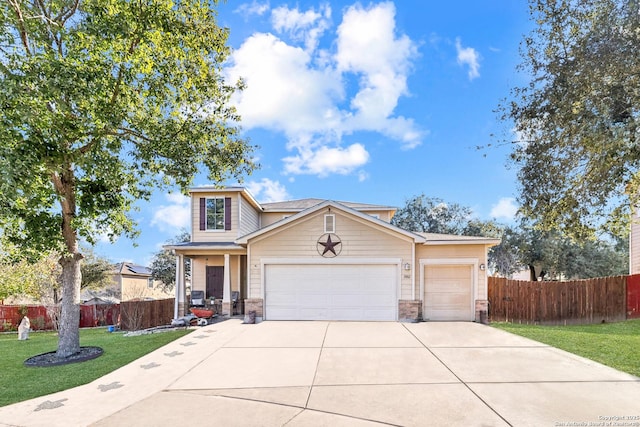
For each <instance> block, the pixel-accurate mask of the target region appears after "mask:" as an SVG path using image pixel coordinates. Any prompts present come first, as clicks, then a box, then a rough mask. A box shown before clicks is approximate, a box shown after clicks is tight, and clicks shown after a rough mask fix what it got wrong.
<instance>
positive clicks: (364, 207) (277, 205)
mask: <svg viewBox="0 0 640 427" xmlns="http://www.w3.org/2000/svg"><path fill="white" fill-rule="evenodd" d="M325 201H326V200H325V199H314V198H309V199H298V200H288V201H284V202H273V203H263V204H262V208H263V210H264V211H265V212H301V211H303V210H305V209H309V208H312V207H314V206H316V205H319V204H320V203H323V202H325ZM336 203H338V204H340V205H342V206H346V207H348V208H351V209H355V210H357V211H381V210H384V211H393V212H395V211H396V210H397V209H396V208H395V207H393V206H385V205H372V204H369V203H353V202H341V201H336Z"/></svg>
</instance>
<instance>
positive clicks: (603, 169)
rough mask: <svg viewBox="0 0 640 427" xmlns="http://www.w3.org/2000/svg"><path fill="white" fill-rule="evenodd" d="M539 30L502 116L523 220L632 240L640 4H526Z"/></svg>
mask: <svg viewBox="0 0 640 427" xmlns="http://www.w3.org/2000/svg"><path fill="white" fill-rule="evenodd" d="M529 3H530V13H531V19H532V22H534V24H535V28H534V30H533V31H532V33H531V34H530V35H529V36H527V37H525V39H524V41H523V43H522V45H521V52H522V57H523V62H522V64H521V66H520V70H521V71H522V72H524V73H526V74H527V75H528V76H529V78H530V81H529V83H528V84H526V85H524V86H521V87H516V88H514V89H513V90H512V96H511V99H510V100H508V101H506V102H505V103H504V104H503V105H502V112H503V119H505V120H506V121H508V122H509V123H514V124H515V131H516V133H517V135H518V141H517V144H515V148H514V150H513V153H512V158H513V161H514V162H515V163H516V165H518V166H519V167H520V171H519V181H520V185H521V189H520V203H521V211H522V213H523V214H524V215H525V216H526V217H528V218H531V219H533V220H535V221H536V222H537V225H538V226H541V227H543V228H544V229H546V230H558V229H563V230H564V231H565V233H568V234H570V235H572V236H579V237H580V236H593V234H594V232H597V231H598V229H599V228H602V227H604V228H605V229H607V230H610V231H612V232H614V233H616V234H617V235H620V236H622V235H626V234H627V233H628V227H627V225H628V220H629V218H630V214H631V209H630V207H631V206H638V205H639V203H638V202H639V201H640V173H639V170H638V167H639V166H640V144H638V132H639V130H638V124H639V120H640V55H638V52H640V2H638V1H637V0H530V1H529Z"/></svg>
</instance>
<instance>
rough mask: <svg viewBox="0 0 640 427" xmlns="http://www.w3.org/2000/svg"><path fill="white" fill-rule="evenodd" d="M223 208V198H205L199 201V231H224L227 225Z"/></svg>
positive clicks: (224, 204) (224, 205)
mask: <svg viewBox="0 0 640 427" xmlns="http://www.w3.org/2000/svg"><path fill="white" fill-rule="evenodd" d="M203 200H204V207H203ZM225 207H226V203H225V199H224V197H207V198H206V199H200V229H201V230H225V229H226V227H225V226H226V223H227V217H226V215H225V211H226V209H225ZM229 210H231V209H229Z"/></svg>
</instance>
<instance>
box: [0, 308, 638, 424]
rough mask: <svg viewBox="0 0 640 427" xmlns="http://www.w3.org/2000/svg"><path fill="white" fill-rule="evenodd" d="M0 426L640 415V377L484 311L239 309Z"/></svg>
mask: <svg viewBox="0 0 640 427" xmlns="http://www.w3.org/2000/svg"><path fill="white" fill-rule="evenodd" d="M123 340H126V338H123ZM607 423H610V424H607ZM0 425H20V426H72V425H77V426H85V425H95V426H125V425H127V426H128V425H135V426H180V425H227V426H236V425H237V426H367V425H401V426H438V425H447V426H510V425H511V426H569V425H584V426H587V425H588V426H597V425H602V426H606V425H611V426H614V425H626V426H640V378H637V377H634V376H631V375H628V374H624V373H622V372H619V371H616V370H614V369H611V368H608V367H605V366H603V365H600V364H598V363H595V362H591V361H589V360H586V359H583V358H580V357H577V356H574V355H571V354H569V353H566V352H563V351H561V350H557V349H555V348H551V347H548V346H545V345H543V344H540V343H537V342H535V341H531V340H527V339H524V338H521V337H517V336H515V335H511V334H509V333H506V332H503V331H499V330H495V329H493V328H491V327H487V326H484V325H480V324H475V323H416V324H408V323H395V322H388V323H377V322H375V323H374V322H371V323H361V322H263V323H260V324H257V325H244V324H242V323H241V321H240V320H238V319H231V320H227V321H225V322H221V323H217V324H214V325H210V326H207V327H203V328H200V329H198V330H197V331H195V332H193V333H192V334H190V335H188V336H185V337H183V338H181V339H179V340H177V341H174V342H172V343H170V344H168V345H167V346H165V347H163V348H161V349H158V350H156V351H155V352H153V353H150V354H149V355H147V356H145V357H143V358H141V359H138V360H137V361H135V362H133V363H131V364H129V365H127V366H125V367H123V368H121V369H119V370H117V371H115V372H112V373H111V374H109V375H106V376H104V377H102V378H99V379H98V380H96V381H94V382H93V383H90V384H87V385H85V386H82V387H77V388H75V389H71V390H66V391H63V392H60V393H56V394H53V395H49V396H43V397H41V398H37V399H33V400H30V401H27V402H22V403H18V404H15V405H10V406H6V407H3V408H0Z"/></svg>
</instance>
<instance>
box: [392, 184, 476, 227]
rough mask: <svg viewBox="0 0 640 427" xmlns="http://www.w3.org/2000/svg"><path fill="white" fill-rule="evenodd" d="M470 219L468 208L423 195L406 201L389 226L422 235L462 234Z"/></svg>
mask: <svg viewBox="0 0 640 427" xmlns="http://www.w3.org/2000/svg"><path fill="white" fill-rule="evenodd" d="M470 219H471V209H470V208H468V207H466V206H461V205H459V204H457V203H446V202H445V201H444V200H442V199H439V198H436V197H427V196H426V195H425V194H424V193H423V194H420V195H418V196H414V197H412V198H410V199H408V200H407V201H406V203H405V206H404V207H403V208H400V209H398V211H397V212H396V214H395V215H394V216H393V218H392V220H391V224H393V225H395V226H397V227H400V228H403V229H405V230H409V231H418V232H422V233H442V234H462V233H463V231H464V230H465V228H466V227H467V225H468V224H469V221H470Z"/></svg>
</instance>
